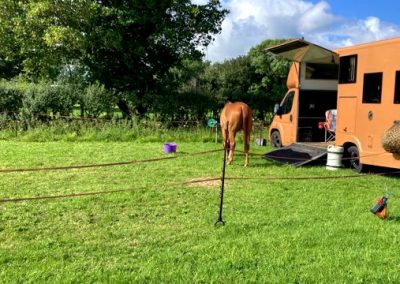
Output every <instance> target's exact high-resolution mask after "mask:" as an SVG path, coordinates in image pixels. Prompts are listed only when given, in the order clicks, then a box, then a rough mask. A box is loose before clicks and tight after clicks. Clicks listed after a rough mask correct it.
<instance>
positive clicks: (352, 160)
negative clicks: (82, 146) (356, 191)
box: [346, 146, 364, 173]
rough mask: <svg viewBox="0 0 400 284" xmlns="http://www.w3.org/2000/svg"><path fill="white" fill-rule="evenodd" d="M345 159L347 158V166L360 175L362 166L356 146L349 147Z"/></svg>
mask: <svg viewBox="0 0 400 284" xmlns="http://www.w3.org/2000/svg"><path fill="white" fill-rule="evenodd" d="M346 153H347V155H346V157H347V158H348V162H347V163H348V164H349V166H350V168H352V169H353V170H354V171H356V172H357V173H361V172H362V171H363V169H364V165H363V164H362V163H360V153H359V151H358V148H357V146H350V147H349V148H347V150H346Z"/></svg>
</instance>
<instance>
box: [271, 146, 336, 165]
mask: <svg viewBox="0 0 400 284" xmlns="http://www.w3.org/2000/svg"><path fill="white" fill-rule="evenodd" d="M327 153H328V145H327V143H294V144H291V145H289V146H286V147H282V148H279V149H276V150H273V151H271V152H269V153H266V154H265V155H264V159H267V160H272V161H276V162H280V163H285V164H290V165H293V166H303V165H306V164H309V163H311V162H316V161H321V160H323V159H324V158H325V157H326V155H327Z"/></svg>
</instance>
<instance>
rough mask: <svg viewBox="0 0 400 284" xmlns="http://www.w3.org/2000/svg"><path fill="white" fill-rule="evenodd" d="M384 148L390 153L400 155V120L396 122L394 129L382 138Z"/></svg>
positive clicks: (390, 129) (386, 132)
mask: <svg viewBox="0 0 400 284" xmlns="http://www.w3.org/2000/svg"><path fill="white" fill-rule="evenodd" d="M381 142H382V147H383V149H385V150H386V151H387V152H389V153H400V120H396V121H394V124H393V125H392V127H390V128H389V129H388V130H386V131H385V132H384V133H383V136H382V140H381Z"/></svg>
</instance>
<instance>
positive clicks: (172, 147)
mask: <svg viewBox="0 0 400 284" xmlns="http://www.w3.org/2000/svg"><path fill="white" fill-rule="evenodd" d="M163 150H164V153H167V154H169V153H175V152H176V143H175V142H172V143H165V144H164V145H163Z"/></svg>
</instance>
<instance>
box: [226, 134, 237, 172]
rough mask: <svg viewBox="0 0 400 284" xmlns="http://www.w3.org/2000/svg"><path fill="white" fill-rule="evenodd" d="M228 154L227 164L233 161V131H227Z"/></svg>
mask: <svg viewBox="0 0 400 284" xmlns="http://www.w3.org/2000/svg"><path fill="white" fill-rule="evenodd" d="M229 146H230V147H229V149H230V150H229V155H228V165H230V164H232V162H233V153H234V151H235V147H236V143H235V133H234V132H233V131H229Z"/></svg>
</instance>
